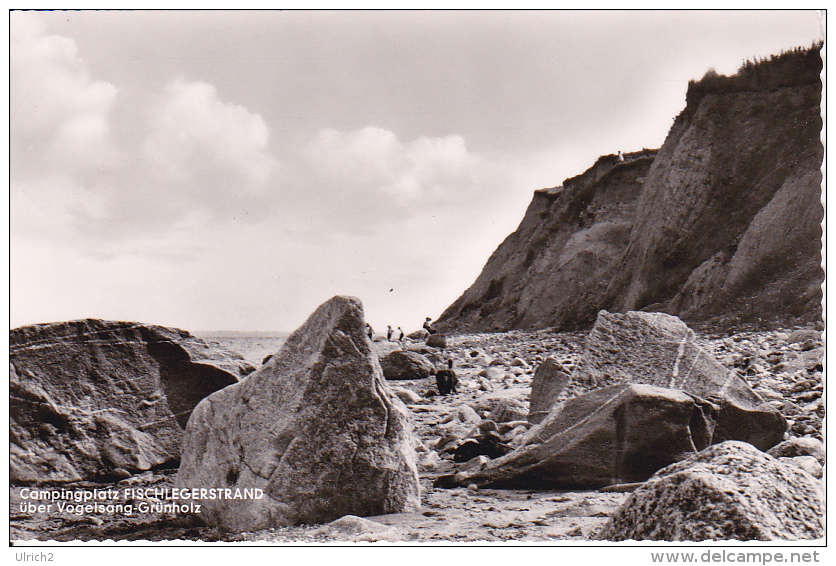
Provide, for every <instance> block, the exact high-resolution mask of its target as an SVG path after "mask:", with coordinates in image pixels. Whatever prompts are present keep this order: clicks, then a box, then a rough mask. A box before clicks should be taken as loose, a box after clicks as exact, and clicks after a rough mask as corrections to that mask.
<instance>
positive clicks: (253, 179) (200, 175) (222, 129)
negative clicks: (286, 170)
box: [142, 78, 274, 195]
mask: <svg viewBox="0 0 836 566" xmlns="http://www.w3.org/2000/svg"><path fill="white" fill-rule="evenodd" d="M151 123H152V126H151V133H150V135H149V136H148V138H147V139H146V140H145V142H144V144H143V146H142V151H143V154H144V156H145V158H146V159H147V160H148V164H149V166H151V167H153V168H154V170H155V171H156V172H157V174H158V175H159V176H160V177H161V178H162V179H166V180H167V181H168V182H169V183H176V184H177V185H180V186H182V187H183V189H182V190H181V192H184V193H187V194H188V193H193V194H197V195H200V194H203V193H204V191H205V190H206V189H207V188H212V189H216V190H217V191H219V192H220V193H222V194H227V193H228V194H238V193H243V194H256V195H257V194H261V193H263V192H264V190H265V189H266V187H267V183H268V181H269V180H270V176H271V172H272V169H273V167H274V162H273V160H272V158H271V157H270V156H269V155H268V154H267V153H266V149H267V141H268V138H269V133H268V130H267V126H266V124H265V123H264V121H263V120H262V119H261V117H260V116H258V115H255V114H251V113H250V112H249V111H248V110H247V109H246V108H244V107H242V106H238V105H235V104H231V103H225V102H222V101H221V100H220V99H219V98H218V93H217V91H216V90H215V87H213V86H212V85H210V84H208V83H205V82H197V81H195V82H187V81H185V80H183V79H182V78H181V79H176V80H174V81H172V82H171V83H170V84H168V85H167V87H166V89H165V93H164V96H163V98H162V101H161V104H160V105H159V107H158V108H156V109H154V111H153V115H152V116H151Z"/></svg>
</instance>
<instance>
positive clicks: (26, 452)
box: [9, 319, 255, 483]
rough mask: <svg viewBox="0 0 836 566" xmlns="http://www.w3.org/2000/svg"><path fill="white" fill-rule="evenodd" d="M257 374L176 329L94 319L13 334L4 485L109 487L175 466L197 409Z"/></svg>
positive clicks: (29, 328) (240, 361)
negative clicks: (95, 483)
mask: <svg viewBox="0 0 836 566" xmlns="http://www.w3.org/2000/svg"><path fill="white" fill-rule="evenodd" d="M254 369H255V368H253V366H252V365H250V364H249V363H247V362H246V361H245V360H244V359H243V358H242V357H241V356H240V355H238V354H235V353H232V352H229V351H226V350H224V349H222V348H220V347H217V346H210V345H209V344H207V343H206V342H204V341H202V340H199V339H197V338H194V337H193V336H191V335H190V334H189V333H188V332H185V331H182V330H177V329H173V328H164V327H161V326H150V325H144V324H138V323H133V322H109V321H103V320H94V319H87V320H77V321H72V322H60V323H51V324H38V325H34V326H24V327H21V328H15V329H14V330H11V331H10V333H9V390H10V391H9V393H10V395H9V406H10V417H11V418H10V431H9V435H10V441H11V446H10V450H11V454H10V466H9V474H10V480H11V481H12V482H15V483H37V482H45V481H48V482H67V481H79V480H105V479H110V478H113V477H114V476H119V475H126V474H127V473H133V472H136V471H141V470H148V469H150V468H153V467H155V466H162V465H166V466H171V465H176V464H177V463H178V461H179V459H180V442H181V439H182V436H183V429H184V428H185V426H186V422H187V421H188V418H189V415H190V414H191V412H192V409H193V408H194V407H195V405H196V404H197V403H198V402H199V401H200V400H201V399H203V398H204V397H205V396H207V395H209V394H210V393H212V392H214V391H217V390H218V389H221V388H222V387H226V386H227V385H230V384H233V383H236V382H237V381H238V380H239V378H241V377H243V376H245V375H246V374H248V373H250V372H251V371H254Z"/></svg>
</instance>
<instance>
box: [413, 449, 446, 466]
mask: <svg viewBox="0 0 836 566" xmlns="http://www.w3.org/2000/svg"><path fill="white" fill-rule="evenodd" d="M439 464H441V457H440V456H439V455H438V452H435V451H434V450H430V451H429V452H427V453H426V454H424V456H423V457H422V458H421V461H420V462H418V467H419V468H420V469H422V470H423V471H433V470H435V469H436V468H438V466H439Z"/></svg>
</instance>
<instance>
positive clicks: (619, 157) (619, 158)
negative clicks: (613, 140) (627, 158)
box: [618, 149, 624, 163]
mask: <svg viewBox="0 0 836 566" xmlns="http://www.w3.org/2000/svg"><path fill="white" fill-rule="evenodd" d="M622 161H624V154H623V153H621V150H620V149H619V150H618V162H619V163H621V162H622Z"/></svg>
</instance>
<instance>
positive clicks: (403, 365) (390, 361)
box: [380, 350, 435, 381]
mask: <svg viewBox="0 0 836 566" xmlns="http://www.w3.org/2000/svg"><path fill="white" fill-rule="evenodd" d="M380 367H381V368H383V377H385V378H386V379H388V380H390V381H397V380H405V379H426V378H428V377H429V376H431V375H435V366H434V365H433V364H432V362H430V361H429V360H428V359H427V358H425V357H424V356H422V355H421V354H419V353H417V352H412V351H409V350H397V351H394V352H391V353H389V354H387V355H386V356H383V357H382V358H380Z"/></svg>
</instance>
